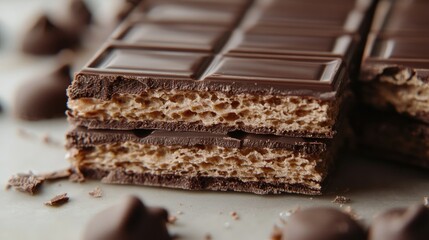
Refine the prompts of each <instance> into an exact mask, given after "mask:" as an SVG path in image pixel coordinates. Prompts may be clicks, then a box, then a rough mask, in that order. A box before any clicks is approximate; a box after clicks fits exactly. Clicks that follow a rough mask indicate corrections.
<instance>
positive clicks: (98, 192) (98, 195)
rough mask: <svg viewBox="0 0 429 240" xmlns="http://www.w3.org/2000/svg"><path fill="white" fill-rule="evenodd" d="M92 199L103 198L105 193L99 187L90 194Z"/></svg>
mask: <svg viewBox="0 0 429 240" xmlns="http://www.w3.org/2000/svg"><path fill="white" fill-rule="evenodd" d="M88 194H89V195H90V196H91V197H94V198H101V197H102V196H103V191H102V190H101V188H100V187H99V186H97V187H95V188H94V189H93V190H92V191H90V192H89V193H88Z"/></svg>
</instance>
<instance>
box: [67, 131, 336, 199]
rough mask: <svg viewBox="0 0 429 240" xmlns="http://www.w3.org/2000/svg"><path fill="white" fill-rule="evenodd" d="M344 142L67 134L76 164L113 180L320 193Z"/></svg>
mask: <svg viewBox="0 0 429 240" xmlns="http://www.w3.org/2000/svg"><path fill="white" fill-rule="evenodd" d="M343 140H344V139H342V138H341V137H338V136H337V137H336V138H335V140H332V139H305V138H292V137H280V136H273V135H255V134H246V133H230V134H214V133H201V132H170V131H162V130H134V131H120V130H117V131H111V130H88V129H85V128H82V127H81V128H76V129H75V130H73V131H71V132H69V133H68V134H67V145H68V147H69V148H70V160H71V161H72V163H73V164H74V165H75V166H78V167H79V169H80V171H81V172H83V173H84V175H85V176H87V177H90V178H96V179H102V181H103V182H106V183H120V184H139V185H149V186H163V187H174V188H182V189H188V190H217V191H238V192H251V193H256V194H279V193H284V192H288V193H300V194H307V195H319V194H321V190H322V182H323V180H324V179H325V178H326V176H327V174H328V170H329V167H330V165H331V164H332V162H333V160H334V158H335V155H336V154H337V153H338V150H339V148H340V147H341V145H343Z"/></svg>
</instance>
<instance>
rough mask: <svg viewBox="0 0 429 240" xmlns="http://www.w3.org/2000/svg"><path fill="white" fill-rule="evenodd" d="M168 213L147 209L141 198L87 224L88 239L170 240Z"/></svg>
mask: <svg viewBox="0 0 429 240" xmlns="http://www.w3.org/2000/svg"><path fill="white" fill-rule="evenodd" d="M167 217H168V212H167V211H166V210H165V209H160V208H146V207H145V206H144V204H143V203H142V202H141V201H140V199H138V198H137V197H134V196H131V197H128V198H127V199H126V200H125V201H124V202H123V203H121V204H119V205H117V206H113V207H111V208H108V209H106V210H104V211H102V212H100V213H99V214H97V215H96V216H95V217H94V218H93V219H92V220H91V221H90V222H89V224H88V225H87V228H86V231H85V233H84V238H83V239H84V240H141V239H157V240H170V239H171V237H170V235H169V234H168V231H167V226H166V223H167Z"/></svg>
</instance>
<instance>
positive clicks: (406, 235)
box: [369, 205, 429, 240]
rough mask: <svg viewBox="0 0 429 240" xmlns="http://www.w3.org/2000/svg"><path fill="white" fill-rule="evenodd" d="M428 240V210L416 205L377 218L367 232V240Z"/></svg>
mask: <svg viewBox="0 0 429 240" xmlns="http://www.w3.org/2000/svg"><path fill="white" fill-rule="evenodd" d="M427 239H429V208H427V207H425V206H423V205H416V206H412V207H410V208H408V209H407V208H398V209H392V210H390V211H387V212H385V213H383V214H381V215H380V216H378V217H377V218H376V219H375V220H374V222H373V224H372V226H371V228H370V231H369V240H427Z"/></svg>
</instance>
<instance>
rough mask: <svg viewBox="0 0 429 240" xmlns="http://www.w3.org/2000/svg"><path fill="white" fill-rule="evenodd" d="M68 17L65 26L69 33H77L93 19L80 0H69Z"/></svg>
mask: <svg viewBox="0 0 429 240" xmlns="http://www.w3.org/2000/svg"><path fill="white" fill-rule="evenodd" d="M68 18H69V19H66V22H65V27H66V28H67V30H68V31H69V32H70V34H76V35H79V34H81V33H82V31H84V30H85V29H86V28H87V27H88V25H90V24H91V22H92V21H93V17H92V13H91V11H90V9H89V8H88V6H87V5H86V4H85V2H84V1H82V0H70V3H69V16H68Z"/></svg>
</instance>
